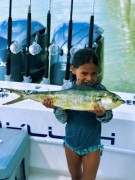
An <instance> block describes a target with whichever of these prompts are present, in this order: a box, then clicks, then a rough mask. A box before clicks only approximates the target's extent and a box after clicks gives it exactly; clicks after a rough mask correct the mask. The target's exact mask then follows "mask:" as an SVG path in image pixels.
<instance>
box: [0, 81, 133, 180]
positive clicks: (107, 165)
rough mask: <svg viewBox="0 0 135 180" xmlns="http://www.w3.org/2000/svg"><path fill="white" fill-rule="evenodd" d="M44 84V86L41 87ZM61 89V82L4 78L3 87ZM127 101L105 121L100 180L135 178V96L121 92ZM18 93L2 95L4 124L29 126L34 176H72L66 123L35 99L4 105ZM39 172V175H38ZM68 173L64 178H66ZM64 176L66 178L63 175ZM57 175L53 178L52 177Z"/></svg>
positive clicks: (0, 107) (1, 121)
mask: <svg viewBox="0 0 135 180" xmlns="http://www.w3.org/2000/svg"><path fill="white" fill-rule="evenodd" d="M39 86H40V88H39ZM2 87H3V88H4V87H5V88H6V87H8V88H15V89H29V90H30V89H32V90H33V89H34V90H35V89H37V88H39V90H59V89H60V88H61V87H60V86H54V85H44V84H30V83H17V82H4V81H0V88H2ZM115 93H117V94H119V95H120V96H121V97H122V98H123V100H125V103H124V104H122V105H121V106H120V107H118V108H116V109H114V110H113V114H114V117H113V119H112V121H111V122H109V123H104V124H103V125H102V136H101V139H102V143H103V144H104V151H103V155H102V158H101V163H100V167H99V170H98V176H97V180H134V179H135V175H134V172H135V164H134V162H135V99H134V96H135V95H134V94H130V93H120V92H115ZM16 97H17V96H16V95H15V94H10V95H9V96H8V97H3V98H2V97H1V98H0V127H6V128H13V129H15V128H19V129H24V130H26V131H27V132H28V133H29V135H30V137H31V151H30V164H29V167H30V178H29V180H34V177H35V179H36V175H37V176H38V180H40V176H41V179H42V177H43V179H45V180H47V176H46V178H45V176H44V175H45V174H47V175H48V179H49V177H50V179H51V176H53V175H54V176H55V177H54V179H59V180H60V179H61V180H66V178H67V180H68V179H70V178H69V177H70V176H69V173H68V168H67V163H66V158H65V152H64V148H63V139H62V137H63V136H64V135H65V133H64V130H65V125H63V124H61V123H60V122H58V121H57V119H56V118H55V116H54V114H53V110H51V109H47V108H45V107H44V106H43V105H42V104H41V103H39V102H35V101H32V100H25V101H21V102H18V103H15V104H12V105H5V106H3V105H2V103H3V102H7V101H9V99H14V98H16ZM34 173H35V176H34ZM63 177H64V178H63ZM62 178H63V179H62ZM52 179H53V178H52Z"/></svg>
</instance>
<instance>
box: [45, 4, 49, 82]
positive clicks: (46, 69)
mask: <svg viewBox="0 0 135 180" xmlns="http://www.w3.org/2000/svg"><path fill="white" fill-rule="evenodd" d="M50 33H51V0H49V1H48V12H47V35H46V36H47V38H46V48H45V51H46V62H45V74H44V82H45V83H47V84H48V69H49V46H50Z"/></svg>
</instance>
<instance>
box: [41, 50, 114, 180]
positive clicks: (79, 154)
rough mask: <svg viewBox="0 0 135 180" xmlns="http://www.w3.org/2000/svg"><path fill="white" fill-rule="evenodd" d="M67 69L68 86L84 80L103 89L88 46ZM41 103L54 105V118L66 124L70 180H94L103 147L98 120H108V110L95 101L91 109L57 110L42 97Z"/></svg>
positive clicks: (49, 100)
mask: <svg viewBox="0 0 135 180" xmlns="http://www.w3.org/2000/svg"><path fill="white" fill-rule="evenodd" d="M71 71H72V73H73V75H75V76H76V80H75V81H73V82H72V83H69V87H71V86H76V85H81V84H83V83H86V84H88V85H89V86H91V87H98V88H101V89H105V87H104V86H103V85H101V84H100V83H98V82H97V79H98V57H97V56H96V54H95V52H94V51H93V50H92V49H89V48H85V49H81V50H79V51H77V52H76V53H75V55H74V58H73V62H72V66H71ZM43 105H45V106H46V107H48V108H54V114H55V116H56V118H57V119H58V120H59V121H60V122H62V123H66V133H65V134H66V135H65V139H64V147H65V153H66V158H67V163H68V168H69V172H70V174H71V177H72V180H82V179H83V180H95V178H96V174H97V170H98V167H99V162H100V155H101V151H102V148H103V146H102V145H101V142H100V137H101V123H102V122H108V121H110V120H111V119H112V116H113V115H112V111H111V110H108V111H106V110H105V109H104V107H103V106H101V105H99V104H97V105H96V106H95V107H94V112H87V111H75V110H61V109H60V108H56V107H54V106H53V104H52V100H51V99H50V98H48V99H45V100H44V101H43Z"/></svg>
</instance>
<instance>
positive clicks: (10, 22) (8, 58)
mask: <svg viewBox="0 0 135 180" xmlns="http://www.w3.org/2000/svg"><path fill="white" fill-rule="evenodd" d="M11 10H12V0H10V1H9V17H8V35H7V38H8V53H7V72H6V75H5V80H6V81H10V74H11V72H10V71H11V51H10V45H11V41H12V16H11Z"/></svg>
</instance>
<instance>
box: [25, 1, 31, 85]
mask: <svg viewBox="0 0 135 180" xmlns="http://www.w3.org/2000/svg"><path fill="white" fill-rule="evenodd" d="M30 43H31V0H30V4H29V6H28V15H27V45H26V64H25V76H24V82H25V81H26V82H30V53H29V46H30Z"/></svg>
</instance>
